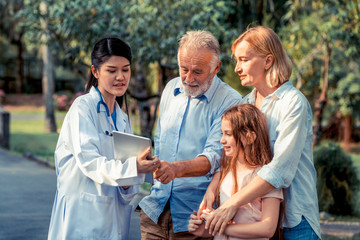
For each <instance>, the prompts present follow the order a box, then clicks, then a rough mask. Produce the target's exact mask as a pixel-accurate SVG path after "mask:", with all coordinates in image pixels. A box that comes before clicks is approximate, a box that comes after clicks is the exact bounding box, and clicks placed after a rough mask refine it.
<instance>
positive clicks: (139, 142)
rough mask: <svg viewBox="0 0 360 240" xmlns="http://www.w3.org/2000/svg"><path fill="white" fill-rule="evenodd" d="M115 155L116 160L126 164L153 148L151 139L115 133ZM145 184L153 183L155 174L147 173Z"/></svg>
mask: <svg viewBox="0 0 360 240" xmlns="http://www.w3.org/2000/svg"><path fill="white" fill-rule="evenodd" d="M113 139H114V155H115V159H116V160H120V161H122V162H124V161H125V160H126V159H128V158H129V157H134V156H138V155H139V154H140V153H141V152H143V151H144V150H145V149H147V148H148V147H151V146H152V145H151V139H150V138H147V137H142V136H137V135H134V134H129V133H123V132H119V131H113ZM145 182H149V183H153V174H152V173H147V174H146V176H145Z"/></svg>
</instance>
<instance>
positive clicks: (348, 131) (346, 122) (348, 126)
mask: <svg viewBox="0 0 360 240" xmlns="http://www.w3.org/2000/svg"><path fill="white" fill-rule="evenodd" d="M342 122H343V129H344V130H343V131H344V137H343V139H342V142H343V144H344V145H345V146H346V147H348V145H349V144H350V143H351V140H352V137H351V136H352V116H351V115H346V116H344V117H343V119H342Z"/></svg>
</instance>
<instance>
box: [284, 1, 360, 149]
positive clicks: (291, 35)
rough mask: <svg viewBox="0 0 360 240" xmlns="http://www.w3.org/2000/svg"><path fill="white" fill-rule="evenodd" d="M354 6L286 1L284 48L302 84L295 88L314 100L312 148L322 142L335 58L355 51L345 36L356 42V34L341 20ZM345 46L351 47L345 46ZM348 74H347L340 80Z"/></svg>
mask: <svg viewBox="0 0 360 240" xmlns="http://www.w3.org/2000/svg"><path fill="white" fill-rule="evenodd" d="M355 2H357V0H354V1H351V3H349V2H347V5H343V3H341V2H339V1H334V0H332V1H323V0H317V1H307V0H303V1H288V5H289V11H288V13H287V14H286V15H285V18H284V19H285V20H286V21H287V26H285V27H284V28H283V29H282V33H283V34H282V35H283V37H284V39H285V41H284V44H285V47H286V48H287V49H288V51H289V53H290V55H291V57H292V60H293V62H294V65H295V66H296V67H295V71H294V72H295V76H297V77H298V81H299V80H301V82H300V83H301V84H297V85H298V86H299V87H300V86H301V87H302V90H303V92H304V93H305V94H306V95H308V96H315V98H317V100H316V101H315V125H314V141H313V145H318V144H319V142H320V140H321V134H322V122H323V121H322V120H323V116H324V109H325V106H326V104H328V103H329V100H328V91H329V89H331V90H332V89H336V87H337V82H338V80H339V79H336V78H334V76H336V72H335V71H334V66H335V65H337V64H338V62H339V59H336V60H335V59H334V56H338V55H339V54H338V52H341V51H343V52H346V51H347V48H349V49H354V48H355V49H357V47H356V46H357V44H358V43H356V41H353V40H350V39H349V37H348V35H349V33H350V36H352V38H354V37H355V38H357V39H359V38H358V34H359V33H358V32H357V33H356V32H354V31H353V29H352V30H350V28H344V27H343V24H344V20H343V17H342V16H343V15H344V14H345V15H351V14H350V11H353V9H352V7H351V5H352V4H354V3H355ZM349 4H350V5H349ZM355 5H356V4H355ZM357 7H358V4H357ZM334 9H337V10H334ZM338 9H341V10H338ZM355 9H356V8H355ZM355 11H356V10H355ZM357 31H358V30H357ZM356 35H357V37H356ZM345 42H346V43H348V44H350V45H344V43H345ZM353 56H355V55H353ZM352 61H353V59H352V58H347V59H344V60H343V61H342V62H343V64H344V66H345V65H349V63H350V62H352ZM347 74H349V72H346V73H345V75H343V77H344V76H346V75H347ZM292 79H294V77H293V78H292ZM320 79H321V81H320ZM298 83H299V82H298ZM348 97H349V96H348Z"/></svg>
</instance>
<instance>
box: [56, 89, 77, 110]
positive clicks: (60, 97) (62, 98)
mask: <svg viewBox="0 0 360 240" xmlns="http://www.w3.org/2000/svg"><path fill="white" fill-rule="evenodd" d="M81 95H82V93H81V92H77V93H76V94H75V95H74V94H71V93H68V92H63V93H60V94H54V96H53V99H54V104H55V107H56V109H57V110H59V111H67V110H69V108H70V106H71V104H72V103H73V102H74V100H75V99H76V98H77V97H78V96H81Z"/></svg>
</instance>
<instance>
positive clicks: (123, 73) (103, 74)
mask: <svg viewBox="0 0 360 240" xmlns="http://www.w3.org/2000/svg"><path fill="white" fill-rule="evenodd" d="M91 62H92V65H91V73H90V78H89V82H88V84H87V89H86V93H87V94H85V95H83V96H80V97H78V98H77V99H76V100H75V101H74V103H73V104H72V105H71V108H70V110H69V112H68V113H67V114H66V117H65V120H64V123H63V125H62V128H61V132H60V136H59V139H58V143H57V146H56V150H55V165H56V174H57V192H56V196H55V201H54V206H53V210H52V214H51V221H50V228H49V235H48V239H111V240H119V239H128V232H129V224H130V215H131V208H132V207H131V205H129V202H130V201H131V199H132V198H133V197H134V195H135V194H136V193H137V192H138V191H139V184H141V183H143V182H144V177H145V174H141V173H148V172H153V171H154V170H155V169H156V168H158V167H159V166H160V161H159V159H158V158H157V157H153V158H152V159H151V160H147V157H148V155H149V154H150V149H148V150H145V151H144V152H143V153H141V154H139V155H138V156H137V158H135V156H134V157H131V158H129V159H127V160H126V161H125V162H124V163H123V162H122V161H118V160H116V159H115V158H114V143H113V137H112V131H113V130H118V131H121V132H127V133H132V128H131V124H130V122H129V118H128V116H127V115H126V114H125V113H124V112H123V111H122V110H121V102H122V101H121V100H122V99H123V96H124V94H125V92H126V89H127V87H128V85H129V81H130V75H131V74H130V73H131V71H130V64H131V49H130V47H129V46H128V45H127V44H126V43H125V42H123V41H122V40H121V39H118V38H103V39H101V40H100V41H99V42H97V43H96V45H95V46H94V49H93V52H92V54H91ZM117 98H120V99H119V103H120V104H118V102H117Z"/></svg>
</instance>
